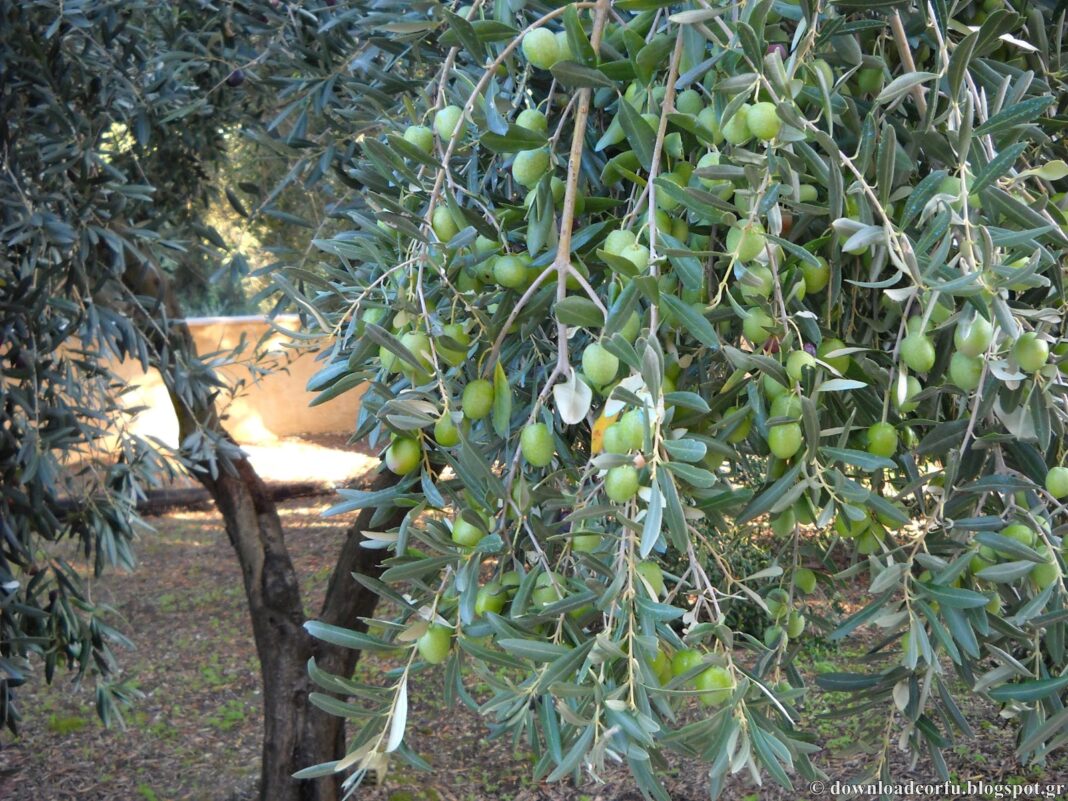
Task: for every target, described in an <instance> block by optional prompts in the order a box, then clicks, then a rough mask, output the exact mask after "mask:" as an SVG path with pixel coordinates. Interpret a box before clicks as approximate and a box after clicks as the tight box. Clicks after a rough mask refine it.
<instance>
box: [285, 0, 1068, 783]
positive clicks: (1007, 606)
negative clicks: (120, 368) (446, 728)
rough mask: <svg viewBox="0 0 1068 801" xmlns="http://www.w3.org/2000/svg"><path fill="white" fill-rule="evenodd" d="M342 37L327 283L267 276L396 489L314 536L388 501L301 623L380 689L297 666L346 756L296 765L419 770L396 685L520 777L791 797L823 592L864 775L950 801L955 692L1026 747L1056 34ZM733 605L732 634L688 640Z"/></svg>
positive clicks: (1053, 27) (321, 381)
mask: <svg viewBox="0 0 1068 801" xmlns="http://www.w3.org/2000/svg"><path fill="white" fill-rule="evenodd" d="M376 8H377V9H378V10H379V11H380V13H378V14H376V13H374V10H375V9H376ZM362 25H363V28H364V32H365V36H366V37H367V40H368V41H370V42H371V44H372V45H373V48H372V51H369V52H371V53H372V56H371V59H372V63H373V65H374V68H375V69H377V70H379V71H380V72H381V73H386V74H389V75H390V76H391V77H393V79H394V80H396V81H402V82H406V83H407V85H408V86H410V89H409V90H408V91H407V92H406V93H404V94H403V96H402V97H400V99H399V102H397V103H396V104H395V106H394V110H393V113H391V114H387V115H386V116H384V117H383V119H382V120H381V121H380V125H379V128H378V129H377V130H365V131H364V132H363V134H362V136H361V137H360V140H359V149H358V151H357V152H356V153H355V154H354V164H353V165H352V166H351V167H350V168H349V169H348V170H347V172H348V174H349V176H350V177H357V178H358V179H359V181H360V182H361V183H362V184H363V186H364V187H365V190H364V192H363V196H362V205H361V206H360V207H358V208H353V209H352V210H351V211H349V212H348V217H349V219H350V220H351V223H350V225H349V229H348V230H346V231H344V232H343V233H340V234H338V235H337V236H333V237H328V238H320V239H317V240H316V241H315V245H316V246H317V247H318V249H319V251H320V253H321V254H322V260H323V262H324V264H325V265H326V270H327V272H326V275H325V280H323V281H321V282H319V284H317V285H316V286H309V287H307V291H305V292H304V293H300V292H297V291H295V290H294V288H293V284H292V282H291V281H285V282H284V284H283V289H284V290H285V292H286V294H287V296H288V297H290V298H291V299H294V300H296V301H297V302H299V303H300V305H301V306H302V308H304V310H305V312H306V313H307V314H308V316H309V319H313V320H314V321H316V323H317V324H318V325H319V326H320V327H321V329H322V336H323V337H324V338H325V341H326V344H327V347H328V348H329V349H330V350H329V356H330V358H329V362H328V364H327V365H326V366H324V368H323V371H322V372H321V373H320V374H319V376H318V377H317V378H316V380H315V381H314V382H313V385H314V387H315V388H316V389H318V390H320V391H321V392H322V393H323V397H324V398H326V397H332V396H335V395H337V394H340V393H341V392H344V391H346V390H348V389H349V388H351V387H353V386H355V385H357V384H359V383H362V382H370V388H369V390H368V391H367V394H366V395H365V396H364V401H363V408H362V410H361V414H360V421H359V425H358V429H357V432H356V434H357V435H358V436H370V437H371V439H372V441H373V442H375V443H378V446H379V447H380V448H381V449H382V458H383V474H384V475H389V474H390V473H392V474H394V475H395V476H396V481H397V483H396V484H395V485H394V486H392V487H389V488H386V489H380V490H377V491H373V492H359V491H347V492H344V493H343V498H342V499H341V500H340V502H339V504H338V505H337V506H336V507H335V511H343V510H353V509H368V508H378V509H381V508H384V507H394V508H396V509H398V510H400V511H401V512H402V513H403V522H401V523H400V524H399V525H397V526H394V527H392V528H390V527H382V528H381V529H380V530H376V532H375V533H374V534H372V535H369V536H370V537H371V540H370V541H369V542H368V543H366V545H367V546H368V547H372V548H375V549H378V551H380V552H381V553H382V555H383V558H384V560H385V561H384V563H383V564H384V566H385V570H384V572H382V573H381V575H380V576H379V577H375V576H357V577H356V578H357V580H358V581H359V582H360V584H361V585H362V586H365V587H369V588H373V589H374V590H375V591H376V592H377V593H379V594H380V595H381V597H382V598H383V599H384V601H385V602H386V606H385V607H383V608H384V609H385V610H386V611H385V612H384V613H383V614H380V615H379V617H378V618H377V619H376V620H375V627H374V629H373V630H374V633H373V634H369V633H359V632H356V631H352V630H350V629H348V628H346V627H338V626H335V625H328V624H326V623H310V624H308V628H309V630H310V631H311V632H312V633H313V634H315V635H316V636H318V637H320V638H321V639H323V640H325V641H327V642H330V643H336V644H340V645H346V646H348V647H353V648H359V649H370V650H374V651H378V652H384V653H386V654H392V655H394V658H395V659H396V669H395V670H394V671H392V672H390V673H389V674H388V688H387V689H388V692H383V689H382V688H381V687H378V686H372V685H368V684H363V683H360V682H358V681H354V680H352V679H350V677H349V676H347V675H334V674H332V673H331V672H330V671H328V670H324V669H323V668H322V666H320V665H318V664H316V663H315V662H312V663H311V665H310V675H311V677H312V679H313V680H314V681H315V682H317V683H318V684H319V685H320V686H321V687H322V688H324V689H326V690H328V691H330V692H331V693H333V694H343V695H351V696H352V697H353V698H352V700H351V701H346V702H339V701H337V700H336V699H335V698H332V697H329V696H327V695H316V696H313V701H314V702H315V703H317V704H319V705H320V706H322V707H323V708H325V709H327V710H328V711H330V712H332V713H334V714H336V715H338V716H342V717H344V718H348V719H350V720H351V721H352V722H353V724H354V725H355V732H356V734H355V736H354V737H353V739H352V742H351V746H350V750H349V752H348V755H347V756H345V757H344V758H343V759H340V760H334V761H331V762H328V763H324V764H322V765H318V766H310V767H309V768H307V769H306V770H305V771H303V772H302V773H301V774H300V775H302V776H321V775H330V774H339V773H341V774H346V775H347V776H348V777H349V778H348V779H347V782H348V783H349V785H350V786H351V785H353V784H355V783H358V781H359V780H360V779H361V778H362V777H363V776H364V775H365V774H366V773H367V772H368V771H369V770H375V771H381V770H383V769H384V766H385V764H386V763H387V762H388V760H389V759H390V758H401V759H406V760H408V761H410V762H412V763H415V764H423V760H422V759H421V757H419V756H418V755H417V754H415V753H414V752H413V751H411V750H410V748H409V747H408V745H407V743H406V731H407V719H408V704H407V698H408V687H409V683H410V680H411V678H412V676H413V674H415V673H416V672H419V671H423V670H427V669H430V668H431V666H441V667H442V668H443V669H444V681H445V698H446V700H447V701H448V702H450V703H463V704H465V705H467V706H470V707H471V708H473V709H476V710H477V711H478V712H479V713H480V714H482V715H483V716H485V717H486V718H487V720H488V724H489V726H490V729H491V731H492V732H493V733H494V734H495V735H498V736H509V735H510V736H512V737H515V738H525V739H526V741H527V743H528V745H529V747H530V748H532V749H533V750H534V752H535V754H536V755H537V760H536V766H535V774H536V775H537V776H538V777H547V778H548V779H550V780H557V779H561V778H564V777H567V776H571V775H576V774H577V773H579V772H580V771H582V770H587V771H589V772H590V773H592V774H594V775H596V774H598V773H599V772H600V771H601V770H602V769H603V767H604V765H605V764H606V763H607V762H608V761H611V760H621V761H623V762H624V763H625V764H627V765H628V766H629V768H630V770H631V772H632V774H633V777H634V780H635V782H636V783H637V785H638V786H639V787H640V788H641V790H642V791H643V793H645V794H646V795H647V796H652V797H657V798H664V797H666V792H665V790H664V788H663V785H662V783H661V782H660V780H659V779H658V773H659V772H660V770H661V768H663V766H664V765H665V764H666V763H665V754H666V753H667V752H676V753H678V754H681V755H683V756H684V757H685V758H687V759H694V760H699V761H703V762H704V763H706V764H707V766H708V771H709V772H708V776H709V783H710V786H711V789H712V793H713V796H715V795H716V794H718V792H719V791H720V790H721V789H722V787H723V785H724V782H725V780H726V779H727V777H728V776H729V775H731V774H732V773H736V772H738V771H747V772H748V773H749V774H751V775H752V777H753V778H754V779H756V780H758V781H759V780H761V777H765V776H767V777H771V778H772V779H774V780H776V781H778V782H780V783H782V784H784V785H788V784H789V783H790V782H791V781H793V780H794V778H793V777H794V775H795V774H800V775H802V776H806V777H813V776H816V775H818V773H819V770H818V768H817V767H816V765H815V764H814V761H813V757H812V755H813V752H815V751H816V750H818V744H817V743H815V742H814V738H813V737H812V735H810V734H809V733H807V732H805V731H802V730H800V729H799V728H798V726H797V720H798V717H799V716H798V710H800V709H802V708H803V707H804V705H805V703H806V695H807V693H808V692H809V690H810V687H809V686H808V684H807V683H808V681H809V678H807V677H806V676H803V675H802V674H801V673H800V672H799V670H798V669H797V668H796V667H795V665H794V659H795V656H796V654H797V651H798V644H799V642H800V641H802V640H803V638H804V637H806V636H809V635H810V634H811V631H806V614H808V611H809V606H810V603H811V599H812V598H813V597H814V596H813V593H820V594H823V595H827V596H831V597H836V596H837V594H838V593H840V592H841V589H842V588H843V587H844V586H845V585H846V584H850V583H851V584H853V585H854V586H857V587H859V588H861V589H864V588H866V590H867V592H866V594H865V596H864V601H863V606H862V608H860V610H859V611H858V612H856V613H855V614H852V615H850V616H848V617H845V618H844V619H841V620H831V621H829V620H823V621H821V626H820V628H821V631H820V632H819V633H820V634H821V635H822V636H826V637H829V638H830V639H831V640H848V639H851V638H857V637H861V636H863V639H862V640H861V641H862V642H864V643H866V644H867V647H868V649H869V651H868V658H867V660H866V663H867V664H868V665H869V666H870V667H869V668H868V669H867V670H866V671H864V672H854V673H831V674H823V675H819V676H816V678H815V680H816V682H817V683H818V684H819V685H820V686H821V687H822V688H824V689H826V690H831V691H837V692H842V693H849V694H850V696H842V697H841V699H842V700H841V701H840V704H841V706H840V711H841V714H843V715H845V714H855V715H857V716H859V717H861V718H862V721H863V732H864V734H863V736H864V737H865V738H867V739H869V740H870V742H871V743H872V744H874V746H875V749H874V750H875V757H874V758H873V759H872V760H871V762H870V764H869V765H868V766H867V767H866V772H867V774H868V775H872V776H880V777H882V778H890V761H889V759H888V755H889V752H890V750H891V749H893V748H896V747H899V746H900V747H905V748H907V749H909V750H911V751H913V752H914V753H915V754H917V755H919V756H923V757H925V758H926V759H929V760H930V762H931V763H932V764H933V766H934V768H935V769H936V770H937V771H938V772H939V773H940V774H941V775H942V776H943V777H946V774H947V769H946V765H945V762H944V760H943V757H942V750H943V749H944V748H945V747H946V746H947V745H948V744H949V743H951V742H952V741H953V739H954V738H955V737H957V736H958V735H960V734H968V733H970V731H971V729H970V726H969V722H968V720H967V718H966V716H965V715H964V714H962V712H961V709H960V706H959V703H958V700H959V697H960V695H959V694H960V692H962V691H963V692H970V693H978V694H981V695H983V696H985V697H987V698H989V699H990V700H992V701H993V702H996V703H997V704H998V705H1000V707H1001V712H1002V715H1003V716H1004V717H1006V718H1007V719H1009V720H1011V721H1012V722H1013V724H1014V725H1015V728H1016V731H1017V750H1018V753H1019V755H1020V757H1021V758H1024V759H1035V760H1041V759H1042V758H1043V757H1044V756H1045V755H1046V754H1048V753H1049V752H1050V751H1052V750H1053V749H1055V748H1057V747H1059V746H1062V745H1063V744H1064V743H1065V742H1066V740H1068V725H1066V724H1068V711H1066V710H1065V707H1064V701H1065V699H1066V698H1068V674H1066V673H1065V667H1066V662H1065V642H1064V640H1065V619H1066V617H1068V611H1066V608H1065V600H1066V595H1065V584H1064V578H1063V576H1064V553H1063V552H1062V547H1061V543H1062V533H1063V531H1064V523H1065V522H1066V521H1065V513H1066V511H1068V510H1066V509H1065V507H1064V506H1063V505H1062V503H1061V499H1063V498H1064V497H1065V495H1066V494H1068V480H1066V479H1068V471H1066V470H1065V468H1064V467H1062V466H1060V465H1061V462H1062V460H1063V457H1064V422H1065V416H1066V408H1065V387H1066V382H1065V379H1064V376H1063V374H1062V366H1063V365H1064V364H1065V363H1066V362H1065V361H1064V359H1065V355H1066V348H1068V341H1066V339H1065V331H1064V297H1065V296H1064V287H1063V272H1062V270H1063V268H1062V264H1063V263H1064V259H1065V256H1066V255H1068V254H1066V245H1068V236H1066V230H1068V228H1066V223H1068V219H1066V216H1065V213H1064V210H1063V206H1064V196H1063V194H1062V192H1061V190H1062V189H1063V188H1064V179H1065V177H1066V176H1068V165H1066V164H1065V162H1064V161H1063V155H1064V148H1063V141H1062V138H1061V137H1062V131H1063V124H1064V123H1063V120H1064V117H1063V116H1061V115H1063V113H1064V104H1065V97H1066V95H1065V93H1064V86H1063V84H1062V83H1061V80H1062V79H1061V76H1062V74H1063V68H1064V62H1063V50H1062V39H1061V37H1062V33H1063V30H1064V14H1063V11H1059V12H1056V13H1053V12H1050V11H1049V10H1048V9H1047V8H1046V7H1045V6H1042V5H1033V4H1031V3H1029V2H1026V0H1020V2H1015V1H1014V0H1010V2H1008V3H1006V2H1004V0H986V1H985V2H982V3H978V2H968V0H962V2H954V3H947V2H934V3H925V2H924V3H918V2H917V3H913V2H909V0H901V2H894V0H889V2H879V3H861V2H855V0H842V2H811V1H810V0H801V2H771V0H752V1H751V2H745V3H736V4H731V3H708V2H704V0H695V1H694V2H688V1H684V2H669V1H667V0H597V1H596V2H576V3H571V4H569V5H564V6H559V7H557V6H551V5H548V4H544V3H539V2H532V3H516V2H509V0H496V1H495V2H480V1H479V0H476V2H474V3H473V4H472V5H469V6H464V7H462V8H458V7H451V6H450V7H444V6H439V5H437V4H426V5H424V4H415V5H414V6H412V5H408V4H405V5H403V6H397V5H388V4H387V5H381V6H376V7H373V8H372V13H370V14H369V15H368V17H367V18H366V19H365V20H364V21H363V23H362ZM383 108H384V110H385V111H386V112H388V111H389V109H388V108H385V107H383ZM283 275H284V273H283ZM753 525H760V526H769V527H770V529H771V530H773V531H774V533H775V536H776V537H777V542H778V550H777V554H776V556H775V559H774V561H773V563H772V565H771V566H770V567H768V568H766V569H763V570H760V571H758V572H757V573H755V574H753V575H735V573H734V571H732V570H731V565H730V564H729V563H727V562H726V560H724V559H723V557H722V551H723V548H722V547H721V546H720V545H718V544H717V543H718V542H722V541H723V540H724V539H725V538H730V537H732V536H737V532H738V531H739V530H740V529H741V528H742V527H746V526H753ZM842 555H847V556H849V557H850V560H849V562H850V564H851V566H850V567H848V568H847V569H845V570H841V571H837V572H836V571H835V569H834V568H833V567H832V565H833V564H834V563H835V561H834V560H835V559H840V558H841V556H842ZM713 567H714V568H715V569H714V570H713V569H712V568H713ZM710 574H713V575H716V576H717V577H718V578H717V579H716V580H712V579H710V578H709V576H710ZM739 602H743V603H746V604H751V605H753V606H755V607H757V608H759V609H760V610H761V612H762V613H763V614H764V615H765V620H766V626H765V630H764V632H763V636H762V637H757V636H752V635H749V634H744V633H741V632H737V631H734V630H732V629H731V628H730V627H729V626H728V625H726V623H725V616H724V613H723V607H724V606H725V605H726V604H727V603H739ZM811 617H813V618H814V617H815V616H811ZM808 628H809V629H810V630H811V629H813V628H815V627H814V626H812V625H810V626H809V627H808ZM472 675H474V676H477V677H478V678H479V679H480V680H481V681H482V682H485V683H486V684H488V685H489V687H490V688H492V695H491V697H489V698H488V699H482V701H481V702H479V701H476V700H475V699H474V698H473V697H472V695H471V693H469V692H468V690H467V688H466V684H465V682H466V680H467V678H468V677H470V676H472ZM961 688H964V689H963V690H962V689H961Z"/></svg>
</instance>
